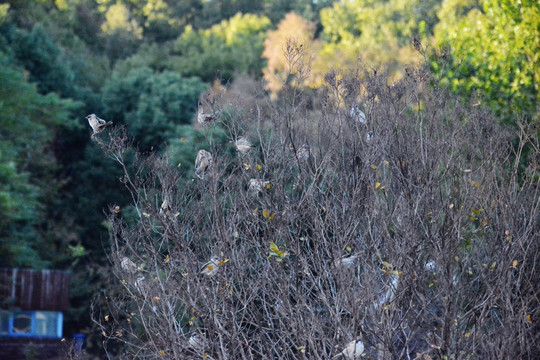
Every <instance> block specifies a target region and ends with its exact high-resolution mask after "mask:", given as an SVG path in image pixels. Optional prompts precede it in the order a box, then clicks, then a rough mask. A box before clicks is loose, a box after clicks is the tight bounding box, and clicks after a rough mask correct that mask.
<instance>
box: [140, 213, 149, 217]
mask: <svg viewBox="0 0 540 360" xmlns="http://www.w3.org/2000/svg"><path fill="white" fill-rule="evenodd" d="M142 214H143V215H144V216H146V217H149V216H150V214H149V213H146V212H143V213H142Z"/></svg>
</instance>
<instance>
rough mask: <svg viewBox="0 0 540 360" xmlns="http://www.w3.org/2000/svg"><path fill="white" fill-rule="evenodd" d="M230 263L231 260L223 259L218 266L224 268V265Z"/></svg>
mask: <svg viewBox="0 0 540 360" xmlns="http://www.w3.org/2000/svg"><path fill="white" fill-rule="evenodd" d="M228 261H229V259H221V260H220V261H219V262H218V266H222V265H223V264H225V263H227V262H228Z"/></svg>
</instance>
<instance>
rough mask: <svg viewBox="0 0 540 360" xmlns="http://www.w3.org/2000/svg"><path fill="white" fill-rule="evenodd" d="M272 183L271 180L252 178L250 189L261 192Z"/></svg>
mask: <svg viewBox="0 0 540 360" xmlns="http://www.w3.org/2000/svg"><path fill="white" fill-rule="evenodd" d="M268 185H270V181H264V180H261V179H250V180H249V191H252V192H256V193H258V192H261V191H263V190H264V189H266V188H267V187H268Z"/></svg>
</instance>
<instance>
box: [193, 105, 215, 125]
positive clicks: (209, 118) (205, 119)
mask: <svg viewBox="0 0 540 360" xmlns="http://www.w3.org/2000/svg"><path fill="white" fill-rule="evenodd" d="M218 119H219V113H217V112H213V113H205V112H204V108H203V105H202V103H201V102H200V101H199V106H198V109H197V121H198V122H199V124H201V126H206V125H207V124H209V123H211V122H214V121H216V120H218Z"/></svg>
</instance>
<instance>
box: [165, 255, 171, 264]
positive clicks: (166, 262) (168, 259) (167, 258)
mask: <svg viewBox="0 0 540 360" xmlns="http://www.w3.org/2000/svg"><path fill="white" fill-rule="evenodd" d="M169 261H171V257H170V256H169V254H167V256H165V264H168V263H169Z"/></svg>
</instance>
